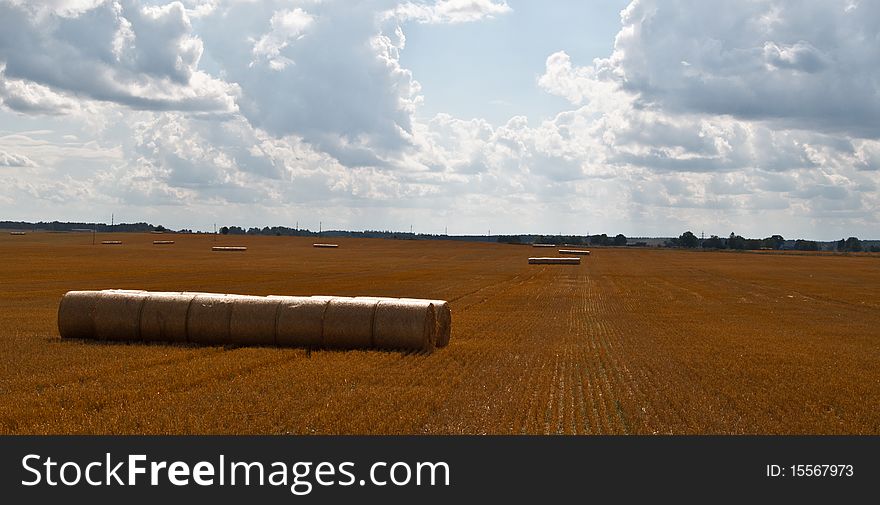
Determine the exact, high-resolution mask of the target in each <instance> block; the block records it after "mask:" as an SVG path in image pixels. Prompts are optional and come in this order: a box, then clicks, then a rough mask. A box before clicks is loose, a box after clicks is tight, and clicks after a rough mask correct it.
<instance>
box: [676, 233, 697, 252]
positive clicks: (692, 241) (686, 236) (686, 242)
mask: <svg viewBox="0 0 880 505" xmlns="http://www.w3.org/2000/svg"><path fill="white" fill-rule="evenodd" d="M678 245H679V246H681V247H687V248H689V249H693V248H695V247H697V246H699V245H700V239H699V238H697V236H696V235H694V234H693V233H692V232H691V231H690V230H688V231H686V232H684V233H682V234H681V235H680V236H679V237H678Z"/></svg>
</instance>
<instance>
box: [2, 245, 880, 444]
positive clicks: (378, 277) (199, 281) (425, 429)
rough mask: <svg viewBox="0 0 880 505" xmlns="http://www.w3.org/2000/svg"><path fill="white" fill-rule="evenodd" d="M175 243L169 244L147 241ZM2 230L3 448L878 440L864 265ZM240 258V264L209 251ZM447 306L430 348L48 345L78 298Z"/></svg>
mask: <svg viewBox="0 0 880 505" xmlns="http://www.w3.org/2000/svg"><path fill="white" fill-rule="evenodd" d="M157 238H159V239H172V240H175V241H176V242H177V243H176V244H175V245H171V246H154V245H152V240H155V239H157ZM100 240H122V241H123V242H124V244H123V245H121V246H102V245H96V246H92V245H91V235H89V234H60V233H59V234H54V233H29V234H28V235H26V236H10V235H9V234H8V233H5V232H4V233H3V234H2V235H0V283H2V284H0V433H15V434H31V433H114V434H116V433H124V434H140V433H181V434H186V433H273V434H274V433H298V434H299V433H353V434H373V433H379V434H419V433H441V434H446V433H448V434H456V433H467V434H473V433H501V434H508V433H510V434H520V433H530V434H535V433H536V434H555V433H570V434H607V433H614V434H617V433H635V434H646V433H647V434H650V433H664V434H665V433H673V434H684V433H772V434H777V433H811V434H812V433H817V434H818V433H848V434H855V433H870V434H880V409H878V408H877V406H878V405H880V257H877V256H870V255H864V256H838V255H792V254H736V253H708V252H688V251H677V250H634V249H593V254H592V256H589V257H586V258H584V259H583V263H582V264H581V265H580V266H566V265H562V266H555V265H549V266H548V265H540V266H539V265H528V264H527V263H526V258H528V257H529V256H532V255H536V251H538V252H540V254H537V255H545V254H546V253H547V251H546V250H538V249H532V248H530V247H522V246H511V245H500V244H477V243H458V242H433V241H432V242H428V241H418V242H416V241H413V242H410V241H389V240H361V239H333V241H334V242H336V243H339V244H340V248H339V249H314V248H312V247H311V244H312V242H314V241H315V240H313V239H310V238H291V237H219V238H217V239H216V241H215V240H214V237H212V236H195V235H166V236H157V235H149V234H117V235H112V234H105V235H102V236H99V241H100ZM212 245H246V246H248V247H249V250H248V251H247V252H246V253H216V252H214V253H212V252H211V251H210V248H211V246H212ZM104 288H132V289H134V288H137V289H150V290H167V291H174V290H180V291H183V290H189V291H217V292H229V293H240V294H256V295H268V294H291V295H312V294H329V295H343V296H350V295H376V296H401V297H424V298H442V299H446V300H449V301H450V302H451V307H452V311H453V327H452V340H451V342H450V345H449V347H447V348H445V349H440V350H438V351H436V352H434V353H433V354H430V355H424V354H403V353H398V352H377V351H317V350H316V351H312V352H308V351H307V350H305V349H277V348H234V347H226V348H224V347H193V346H172V345H158V344H150V345H146V344H108V343H100V342H82V341H62V340H61V339H60V338H59V337H58V330H57V328H56V315H57V308H58V302H59V300H60V297H61V295H62V294H63V293H65V292H66V291H68V290H74V289H104Z"/></svg>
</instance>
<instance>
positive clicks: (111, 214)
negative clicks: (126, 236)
mask: <svg viewBox="0 0 880 505" xmlns="http://www.w3.org/2000/svg"><path fill="white" fill-rule="evenodd" d="M113 217H114V216H113V213H110V227H111V228H112V227H113V224H114V222H113Z"/></svg>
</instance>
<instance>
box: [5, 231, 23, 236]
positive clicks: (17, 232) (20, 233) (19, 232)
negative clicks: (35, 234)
mask: <svg viewBox="0 0 880 505" xmlns="http://www.w3.org/2000/svg"><path fill="white" fill-rule="evenodd" d="M9 234H10V235H25V232H23V231H11V232H9Z"/></svg>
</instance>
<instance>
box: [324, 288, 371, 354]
mask: <svg viewBox="0 0 880 505" xmlns="http://www.w3.org/2000/svg"><path fill="white" fill-rule="evenodd" d="M378 303H379V302H378V301H377V300H357V299H356V298H333V299H331V300H330V301H329V302H328V303H327V309H326V310H325V311H324V332H323V335H322V342H323V343H324V344H326V343H328V342H332V343H333V346H334V347H341V348H344V349H357V348H361V347H371V346H372V345H373V317H374V316H375V315H376V305H378Z"/></svg>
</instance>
